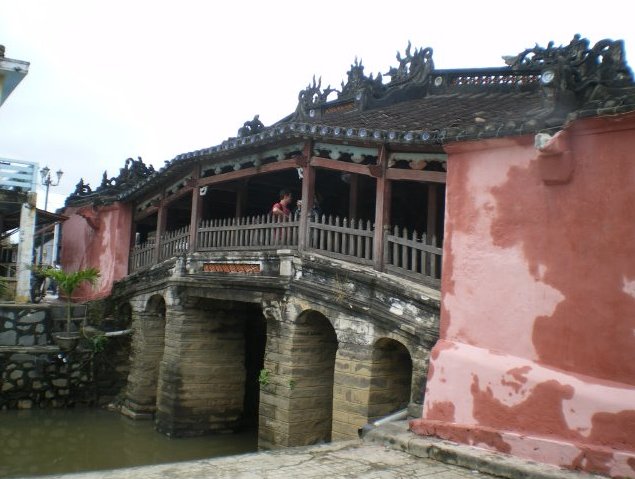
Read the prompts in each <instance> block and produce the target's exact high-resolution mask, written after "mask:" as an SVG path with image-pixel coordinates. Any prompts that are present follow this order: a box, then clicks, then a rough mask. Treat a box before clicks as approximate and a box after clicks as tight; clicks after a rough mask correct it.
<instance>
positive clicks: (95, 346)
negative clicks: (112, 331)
mask: <svg viewBox="0 0 635 479" xmlns="http://www.w3.org/2000/svg"><path fill="white" fill-rule="evenodd" d="M106 343H108V336H106V335H105V334H98V335H96V336H92V337H91V338H88V347H89V348H90V350H91V351H92V352H93V354H97V353H101V352H102V351H103V350H104V349H106Z"/></svg>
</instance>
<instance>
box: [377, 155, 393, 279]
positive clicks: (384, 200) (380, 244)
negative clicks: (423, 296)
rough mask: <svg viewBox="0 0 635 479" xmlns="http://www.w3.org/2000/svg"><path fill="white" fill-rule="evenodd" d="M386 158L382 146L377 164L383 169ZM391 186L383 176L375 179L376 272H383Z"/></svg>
mask: <svg viewBox="0 0 635 479" xmlns="http://www.w3.org/2000/svg"><path fill="white" fill-rule="evenodd" d="M386 157H387V151H386V145H382V146H381V148H380V150H379V158H378V161H377V164H378V165H382V166H383V167H384V168H385V165H386ZM391 186H392V183H391V182H390V180H389V179H388V178H387V177H386V175H385V174H384V175H381V176H380V177H378V178H377V185H376V193H375V236H374V238H373V262H374V265H375V269H376V270H377V271H383V270H384V230H385V229H387V228H390V202H391V192H392V191H391Z"/></svg>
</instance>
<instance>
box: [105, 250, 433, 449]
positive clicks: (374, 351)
mask: <svg viewBox="0 0 635 479" xmlns="http://www.w3.org/2000/svg"><path fill="white" fill-rule="evenodd" d="M231 262H236V263H240V264H243V263H250V264H252V263H253V264H256V263H258V264H259V270H260V271H261V273H260V274H236V273H224V274H223V273H205V272H204V271H203V265H205V264H207V263H217V264H226V263H230V264H231ZM404 286H407V287H404ZM114 294H115V296H116V298H115V299H116V300H117V301H127V302H129V303H130V304H131V305H132V308H133V314H132V316H133V328H134V329H135V333H134V335H135V336H134V340H133V348H132V350H133V353H132V364H131V373H130V376H129V382H128V389H127V399H126V401H125V403H124V405H125V406H126V407H127V409H128V410H127V411H126V410H125V409H124V412H125V413H127V414H129V415H131V416H134V415H143V414H148V413H156V418H157V425H158V428H159V429H160V430H161V431H163V432H165V433H166V434H169V435H175V436H182V435H192V434H204V433H209V432H214V431H219V430H234V429H236V428H237V427H241V426H242V425H243V424H244V423H245V417H246V416H247V417H248V416H249V415H250V414H251V412H250V411H248V409H249V408H252V409H253V408H254V407H255V406H256V405H257V404H256V403H257V401H255V400H254V398H253V394H254V393H253V390H254V388H255V389H256V391H255V394H256V395H257V394H258V389H259V396H256V399H257V398H258V397H259V405H258V416H259V417H258V419H259V421H258V432H259V445H260V447H263V448H272V447H281V446H301V445H307V444H312V443H317V442H321V441H328V440H331V439H353V438H356V437H357V432H358V429H360V428H361V427H362V426H364V425H365V424H366V423H367V422H368V421H369V420H370V419H374V418H376V417H377V416H382V415H385V414H388V413H391V412H394V411H395V410H396V409H400V408H405V407H409V408H410V411H411V413H412V414H413V415H415V416H416V415H419V414H420V407H421V404H422V400H423V396H422V393H423V389H424V387H425V378H426V374H427V360H428V355H429V351H430V348H431V346H432V344H434V342H435V340H436V338H437V329H438V314H439V301H438V292H436V291H431V290H429V289H427V288H425V287H421V286H420V285H416V284H414V283H408V282H406V281H403V280H399V279H397V278H394V277H392V276H390V275H382V274H381V273H377V272H375V271H372V270H370V269H369V268H364V267H362V266H355V265H351V264H347V263H344V262H341V261H336V260H330V259H326V258H324V257H321V256H319V255H298V254H293V253H292V252H290V251H286V250H281V251H278V252H276V253H262V254H259V253H252V252H250V253H243V254H240V253H234V254H231V255H228V254H200V253H196V254H194V255H190V256H189V257H188V258H187V259H185V260H183V259H178V260H176V261H173V262H165V263H164V264H162V265H158V266H157V267H155V268H152V269H150V270H148V271H144V272H141V273H138V274H136V275H133V276H130V277H128V278H126V279H125V280H123V281H121V282H118V283H117V285H116V287H115V292H114ZM157 298H160V299H157ZM157 301H158V302H159V303H161V304H164V306H165V313H164V316H162V315H161V314H157V311H161V308H157V307H155V306H153V304H154V305H156V304H157ZM263 320H266V331H265V327H264V325H263V326H262V329H261V330H259V331H258V332H257V333H256V336H255V337H254V336H253V335H252V336H251V337H250V336H249V333H248V332H249V331H253V329H254V326H256V321H263ZM259 345H262V349H263V351H262V366H261V367H262V369H261V370H260V372H261V375H260V377H258V376H257V375H256V376H254V374H253V373H254V366H253V364H254V361H253V359H252V360H250V359H249V352H250V350H251V349H254V348H257V347H259ZM259 354H260V353H259ZM250 364H251V366H250ZM255 372H256V373H257V372H258V371H257V370H256V371H255ZM250 391H251V392H250ZM250 395H252V397H251V398H249V397H247V396H250ZM245 397H246V400H245V401H243V398H245Z"/></svg>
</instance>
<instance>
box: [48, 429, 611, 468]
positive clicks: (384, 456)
mask: <svg viewBox="0 0 635 479" xmlns="http://www.w3.org/2000/svg"><path fill="white" fill-rule="evenodd" d="M406 428H407V426H406V423H405V422H402V423H392V424H387V425H385V426H382V427H380V428H377V429H375V430H373V431H371V432H370V433H369V434H368V435H367V436H366V438H365V439H364V441H361V440H359V441H344V442H336V443H332V444H324V445H320V446H308V447H299V448H291V449H280V450H276V451H268V452H260V453H253V454H245V455H240V456H229V457H224V458H218V459H207V460H199V461H190V462H182V463H173V464H160V465H154V466H143V467H135V468H129V469H118V470H113V471H97V472H89V473H81V474H67V475H56V476H47V477H48V478H49V479H52V478H67V479H124V478H135V479H137V478H139V479H141V478H144V479H164V478H170V479H203V478H205V479H207V478H232V479H234V478H236V479H256V478H258V479H259V478H267V479H274V478H275V479H277V478H279V479H283V478H284V479H294V478H319V479H344V478H346V479H351V478H358V477H359V478H367V479H380V478H381V479H384V478H386V479H388V478H390V479H392V478H397V479H411V478H426V479H465V478H472V479H474V478H494V477H507V478H512V479H521V478H522V479H527V478H532V479H574V478H575V479H581V478H585V479H587V478H594V477H599V476H591V475H588V474H579V473H574V472H570V471H563V470H560V469H558V468H555V467H551V466H545V465H540V464H535V463H530V462H526V461H520V460H518V459H514V458H510V457H509V456H504V455H500V454H493V453H491V452H487V451H483V450H480V449H476V448H471V447H467V446H458V445H456V444H453V443H449V442H447V441H439V440H434V439H426V438H420V437H419V436H416V435H414V434H412V433H410V432H408V431H407V430H406ZM432 457H441V458H443V459H444V462H441V461H438V460H435V459H432ZM488 472H492V473H494V474H495V476H494V475H490V474H488Z"/></svg>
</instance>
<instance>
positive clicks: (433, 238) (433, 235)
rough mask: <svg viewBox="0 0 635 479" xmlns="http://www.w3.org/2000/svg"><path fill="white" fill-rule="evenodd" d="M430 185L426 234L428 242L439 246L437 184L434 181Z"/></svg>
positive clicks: (428, 184)
mask: <svg viewBox="0 0 635 479" xmlns="http://www.w3.org/2000/svg"><path fill="white" fill-rule="evenodd" d="M426 186H427V187H428V221H427V225H426V235H427V237H428V244H431V245H434V246H437V217H438V216H437V215H438V214H439V212H438V207H439V206H438V205H439V202H438V200H437V198H438V194H437V191H438V189H437V185H436V184H434V183H427V185H426Z"/></svg>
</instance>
